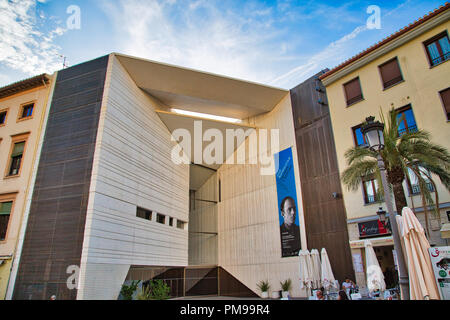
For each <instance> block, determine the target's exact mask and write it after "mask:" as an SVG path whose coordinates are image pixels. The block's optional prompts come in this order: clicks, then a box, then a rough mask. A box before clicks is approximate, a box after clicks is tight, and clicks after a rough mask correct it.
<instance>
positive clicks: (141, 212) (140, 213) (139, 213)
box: [136, 207, 152, 220]
mask: <svg viewBox="0 0 450 320" xmlns="http://www.w3.org/2000/svg"><path fill="white" fill-rule="evenodd" d="M136 217H139V218H142V219H146V220H152V212H151V211H150V210H146V209H143V208H139V207H137V209H136Z"/></svg>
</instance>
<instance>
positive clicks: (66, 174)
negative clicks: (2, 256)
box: [13, 56, 108, 300]
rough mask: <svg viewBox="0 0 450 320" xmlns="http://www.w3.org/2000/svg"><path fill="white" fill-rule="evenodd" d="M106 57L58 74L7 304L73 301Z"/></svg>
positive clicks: (75, 292) (106, 63)
mask: <svg viewBox="0 0 450 320" xmlns="http://www.w3.org/2000/svg"><path fill="white" fill-rule="evenodd" d="M107 65H108V56H104V57H101V58H98V59H96V60H92V61H89V62H86V63H83V64H80V65H77V66H74V67H71V68H68V69H64V70H61V71H59V72H58V76H57V79H56V84H55V89H54V93H53V99H52V103H51V107H50V112H49V119H48V123H47V127H46V132H45V138H44V143H43V147H42V152H41V158H40V161H39V166H38V171H37V177H36V182H35V187H34V192H33V197H32V203H31V207H30V214H29V219H28V224H27V229H26V233H25V240H24V244H23V250H22V255H21V259H20V264H19V270H18V274H17V278H16V282H15V288H14V294H13V299H23V300H28V299H33V300H34V299H42V300H47V299H49V298H50V297H51V296H52V295H56V296H57V299H58V300H62V299H76V295H77V290H76V289H72V290H69V289H68V287H67V280H68V278H69V277H70V276H71V274H69V273H67V268H68V267H69V266H71V265H73V266H78V267H79V266H80V260H81V253H82V245H83V237H84V229H85V221H86V209H87V203H88V197H89V187H90V181H91V172H92V162H93V156H94V150H95V142H96V137H97V127H98V120H99V115H100V108H101V103H102V97H103V89H104V83H105V77H106V68H107Z"/></svg>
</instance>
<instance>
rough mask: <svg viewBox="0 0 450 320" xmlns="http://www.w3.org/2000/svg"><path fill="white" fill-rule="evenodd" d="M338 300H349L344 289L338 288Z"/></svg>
mask: <svg viewBox="0 0 450 320" xmlns="http://www.w3.org/2000/svg"><path fill="white" fill-rule="evenodd" d="M338 300H350V299H349V298H348V296H347V294H346V293H345V291H344V290H340V291H339V293H338Z"/></svg>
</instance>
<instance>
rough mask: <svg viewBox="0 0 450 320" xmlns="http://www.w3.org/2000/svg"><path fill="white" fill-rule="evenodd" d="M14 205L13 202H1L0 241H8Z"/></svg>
mask: <svg viewBox="0 0 450 320" xmlns="http://www.w3.org/2000/svg"><path fill="white" fill-rule="evenodd" d="M12 204H13V202H12V201H8V202H0V241H4V240H5V239H6V232H7V231H8V224H9V217H10V216H11V209H12Z"/></svg>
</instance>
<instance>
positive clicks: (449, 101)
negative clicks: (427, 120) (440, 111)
mask: <svg viewBox="0 0 450 320" xmlns="http://www.w3.org/2000/svg"><path fill="white" fill-rule="evenodd" d="M439 94H440V95H441V100H442V104H443V105H444V111H445V114H446V116H447V120H448V121H450V88H447V89H445V90H442V91H441V92H439Z"/></svg>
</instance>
